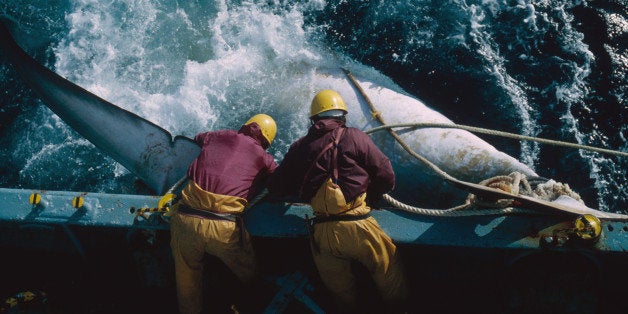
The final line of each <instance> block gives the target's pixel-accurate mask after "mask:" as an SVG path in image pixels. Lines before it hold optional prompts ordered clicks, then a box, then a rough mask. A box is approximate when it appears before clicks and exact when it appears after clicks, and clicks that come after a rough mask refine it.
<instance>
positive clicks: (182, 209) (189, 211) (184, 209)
mask: <svg viewBox="0 0 628 314" xmlns="http://www.w3.org/2000/svg"><path fill="white" fill-rule="evenodd" d="M177 211H178V212H179V213H180V214H183V215H188V216H196V217H200V218H206V219H213V220H229V221H233V222H236V220H238V215H235V214H219V213H215V212H211V211H209V210H203V209H197V208H193V207H190V206H188V205H185V204H180V205H179V208H178V209H177Z"/></svg>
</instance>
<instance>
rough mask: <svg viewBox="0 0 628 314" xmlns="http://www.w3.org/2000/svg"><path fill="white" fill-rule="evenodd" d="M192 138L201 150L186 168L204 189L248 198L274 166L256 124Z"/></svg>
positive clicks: (257, 190) (275, 165)
mask: <svg viewBox="0 0 628 314" xmlns="http://www.w3.org/2000/svg"><path fill="white" fill-rule="evenodd" d="M194 140H195V141H196V142H197V143H198V144H199V145H200V146H201V153H200V154H199V155H198V157H196V159H194V161H193V162H192V164H191V165H190V167H189V168H188V177H189V178H190V179H191V180H194V182H196V184H198V185H199V186H200V187H201V188H203V190H205V191H208V192H212V193H216V194H222V195H231V196H239V197H243V198H246V199H247V200H251V198H252V197H254V196H255V194H256V193H257V192H259V190H260V188H262V187H263V184H264V183H265V181H266V179H267V178H268V177H269V176H270V174H271V173H272V172H273V171H275V168H277V163H275V160H274V159H273V157H272V156H271V155H270V154H268V153H267V152H266V150H265V149H264V148H263V147H262V145H263V144H262V143H264V144H266V141H265V139H264V137H263V136H262V132H261V130H260V128H259V125H257V123H251V124H249V125H244V126H242V128H240V130H239V131H238V132H236V131H234V130H221V131H213V132H206V133H199V134H197V135H196V136H195V137H194Z"/></svg>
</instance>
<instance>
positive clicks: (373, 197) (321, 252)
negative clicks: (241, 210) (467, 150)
mask: <svg viewBox="0 0 628 314" xmlns="http://www.w3.org/2000/svg"><path fill="white" fill-rule="evenodd" d="M347 113H348V110H347V105H346V104H345V102H344V100H343V99H342V97H341V96H340V94H338V92H336V91H333V90H323V91H320V92H318V93H317V94H316V95H315V96H314V98H313V99H312V103H311V105H310V121H311V122H312V126H311V127H310V128H309V130H308V133H307V135H305V136H304V137H302V138H300V139H299V140H297V141H296V142H295V143H293V144H292V145H291V146H290V149H289V150H288V153H286V155H285V156H284V159H283V161H282V162H281V164H280V165H279V167H278V168H277V169H276V170H275V173H274V174H273V176H272V177H271V179H270V182H269V185H268V189H269V192H270V193H269V196H271V197H276V198H284V197H285V198H290V197H298V198H300V199H301V200H303V201H304V202H307V203H310V205H311V206H312V210H313V213H314V218H313V220H312V221H313V227H312V237H311V241H310V243H311V247H312V255H313V257H314V262H315V264H316V267H317V268H318V272H319V274H320V276H321V279H322V281H323V283H324V284H325V286H326V287H327V288H328V289H329V290H330V292H331V294H332V295H333V296H334V297H335V298H336V299H337V301H338V302H337V304H338V309H337V310H334V311H331V312H350V313H363V312H369V313H373V312H382V313H393V312H395V313H396V312H402V311H403V308H404V304H405V301H406V300H405V299H406V293H407V291H406V283H405V279H404V278H405V276H404V271H403V267H402V265H401V260H400V257H399V256H398V253H397V247H396V246H395V244H394V243H393V242H392V239H391V238H390V237H389V236H388V235H387V234H386V233H385V232H384V231H383V230H382V229H381V228H380V226H379V224H378V223H377V221H376V220H375V218H374V217H372V216H371V215H370V211H371V206H376V205H377V203H378V201H379V199H380V198H381V197H382V195H383V194H384V193H387V192H389V191H391V190H392V189H393V187H394V184H395V175H394V172H393V169H392V165H391V163H390V160H389V159H388V158H387V157H386V155H384V154H383V153H382V151H381V150H380V149H379V148H378V147H377V146H376V145H375V144H374V143H373V141H372V140H371V138H370V137H369V136H368V135H366V134H365V133H364V132H362V131H361V130H359V129H356V128H351V127H347V126H346V125H345V123H346V122H345V116H346V114H347ZM354 262H357V263H360V264H362V265H363V266H364V267H365V268H366V269H367V270H368V273H370V274H371V275H372V277H373V281H374V282H375V284H376V285H377V288H378V291H379V293H380V294H381V296H382V299H383V300H384V301H385V307H384V308H382V309H373V308H364V307H361V305H362V304H363V303H361V302H360V300H358V291H357V289H356V284H357V282H358V281H357V280H356V278H354V275H353V274H354V273H353V272H352V270H351V267H352V263H354Z"/></svg>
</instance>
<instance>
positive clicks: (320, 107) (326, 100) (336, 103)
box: [310, 89, 347, 118]
mask: <svg viewBox="0 0 628 314" xmlns="http://www.w3.org/2000/svg"><path fill="white" fill-rule="evenodd" d="M330 110H342V112H343V114H347V105H346V104H345V101H344V100H342V97H340V94H338V92H336V91H333V90H331V89H326V90H322V91H320V92H318V94H316V96H314V99H312V105H311V106H310V118H312V117H314V116H316V115H319V114H321V113H323V112H326V111H330Z"/></svg>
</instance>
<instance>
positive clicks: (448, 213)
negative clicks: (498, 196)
mask: <svg viewBox="0 0 628 314" xmlns="http://www.w3.org/2000/svg"><path fill="white" fill-rule="evenodd" d="M383 198H384V200H386V201H387V202H388V203H390V204H391V205H393V206H394V207H395V208H398V209H401V210H403V211H406V212H409V213H413V214H419V215H425V216H436V217H468V216H489V215H507V214H531V213H535V214H543V213H542V212H538V211H533V210H529V209H523V208H515V207H505V208H488V209H474V208H472V204H471V203H465V204H462V205H459V206H456V207H453V208H449V209H425V208H419V207H414V206H410V205H408V204H404V203H402V202H400V201H398V200H396V199H395V198H393V197H392V196H390V195H388V194H384V195H383Z"/></svg>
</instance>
